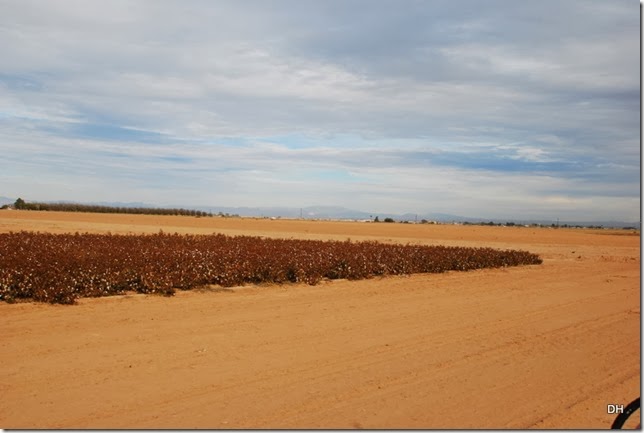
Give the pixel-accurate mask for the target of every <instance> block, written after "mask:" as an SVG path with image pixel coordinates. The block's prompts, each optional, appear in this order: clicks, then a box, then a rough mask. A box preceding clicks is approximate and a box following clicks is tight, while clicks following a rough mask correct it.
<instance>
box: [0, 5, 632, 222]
mask: <svg viewBox="0 0 644 433" xmlns="http://www.w3.org/2000/svg"><path fill="white" fill-rule="evenodd" d="M368 5H369V4H368V3H367V4H362V3H344V2H340V3H328V4H327V3H324V4H319V3H317V2H288V1H286V2H274V3H270V4H267V3H264V2H247V3H239V2H225V1H221V2H200V1H188V2H178V1H176V2H175V1H152V2H146V1H137V2H130V1H114V2H108V3H105V2H93V1H59V2H48V3H42V2H31V1H5V2H3V14H2V16H0V35H1V36H0V37H2V38H3V41H4V43H3V44H0V57H2V58H3V64H2V66H0V125H1V127H0V152H2V153H3V154H7V155H10V162H11V167H10V168H9V169H7V170H5V171H4V172H3V173H2V174H1V175H0V184H2V185H3V187H4V188H6V189H7V190H6V192H3V193H2V195H26V194H24V193H23V191H28V192H29V193H30V194H33V195H34V196H38V197H37V198H38V199H41V200H44V199H47V198H48V197H49V196H51V195H52V194H53V195H55V196H56V197H55V198H56V199H58V198H67V199H78V200H81V199H82V200H88V199H90V198H92V200H94V199H95V197H96V196H99V195H101V194H105V195H110V198H109V199H111V200H119V198H118V197H116V196H118V195H119V194H129V195H131V197H128V199H130V200H136V201H139V200H142V201H149V202H158V201H161V200H165V199H166V197H167V195H168V194H174V195H176V196H177V197H182V198H183V199H185V200H191V201H193V202H199V203H213V202H215V201H217V202H222V201H223V202H225V204H227V205H249V206H253V205H256V204H257V205H259V204H260V202H280V203H281V204H287V203H290V202H291V201H292V200H294V199H297V200H299V201H300V202H307V203H308V204H344V205H347V206H350V207H359V208H363V209H365V210H367V209H369V210H373V211H381V212H384V211H386V210H387V207H388V206H389V207H392V208H396V209H399V210H400V211H401V212H404V211H424V210H426V209H425V208H424V206H426V205H427V203H432V209H434V208H435V207H440V210H441V211H443V212H451V213H458V212H462V213H464V214H468V215H472V216H476V215H490V216H492V214H498V215H495V216H499V217H501V216H502V214H503V215H506V214H507V215H508V217H512V216H514V215H519V214H525V213H531V214H535V215H536V214H547V213H555V212H556V211H557V210H561V212H562V213H563V212H564V211H565V212H568V213H570V215H574V214H576V215H578V216H579V217H584V218H585V217H592V216H596V215H604V214H606V212H607V210H606V209H607V208H606V206H607V205H608V204H610V209H611V211H615V212H616V213H617V214H618V215H619V214H621V215H624V218H627V217H628V218H632V217H633V216H634V215H639V213H638V212H639V206H637V207H636V205H638V204H637V203H634V202H633V199H632V198H633V197H635V196H637V194H639V179H635V175H636V174H638V173H639V171H638V167H639V163H638V161H639V156H640V151H639V135H638V133H639V120H640V119H639V117H638V115H639V80H638V77H637V73H638V71H639V64H638V63H637V61H638V60H639V57H638V55H637V54H638V53H639V52H638V50H639V38H638V36H639V21H638V20H637V19H634V18H632V17H631V12H632V11H631V8H628V7H626V6H624V5H623V4H619V5H613V4H612V3H611V5H607V4H605V3H602V2H592V1H590V2H580V3H575V4H568V3H566V4H560V3H552V2H550V3H548V2H546V3H544V4H543V5H542V4H541V3H539V4H529V5H525V6H521V7H519V6H517V5H515V4H514V3H512V2H503V1H499V2H490V3H489V5H488V7H487V8H486V9H485V10H482V11H480V13H479V14H477V15H476V17H472V16H468V15H464V14H463V13H462V10H461V9H463V8H461V7H459V6H458V2H457V4H456V5H453V4H452V3H440V2H439V3H423V2H421V3H419V4H409V5H405V6H401V5H400V4H399V3H397V2H391V3H389V2H386V1H383V2H381V3H378V7H372V8H365V6H368ZM465 9H467V8H465ZM600 9H601V11H600ZM599 12H601V13H599ZM359 18H360V19H359ZM455 30H458V31H455ZM323 172H326V173H331V174H327V175H324V176H318V177H316V173H323ZM90 174H91V175H90ZM85 178H87V179H88V180H87V181H86V182H83V181H82V179H85ZM43 179H44V180H43ZM47 185H50V186H47ZM213 185H214V186H216V188H215V187H213ZM54 186H55V187H54ZM54 190H55V191H60V192H61V193H60V194H62V195H63V197H61V196H60V195H59V194H57V193H55V191H54ZM106 191H109V192H106ZM137 194H138V195H143V196H138V197H135V195H137ZM610 197H613V198H610ZM619 197H621V198H619ZM609 198H610V199H609ZM106 199H107V198H106ZM318 202H319V203H318ZM186 204H189V203H186ZM263 204H267V203H263ZM635 209H637V210H635ZM427 210H429V209H427Z"/></svg>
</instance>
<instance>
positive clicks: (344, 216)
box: [0, 197, 641, 229]
mask: <svg viewBox="0 0 644 433" xmlns="http://www.w3.org/2000/svg"><path fill="white" fill-rule="evenodd" d="M15 201H16V199H12V198H9V197H0V206H2V205H5V204H13V203H14V202H15ZM62 202H65V203H72V202H71V201H66V200H64V201H62V200H61V201H49V203H62ZM82 204H89V205H100V206H112V207H140V208H145V207H149V208H177V209H180V208H183V209H195V210H202V211H206V212H212V213H213V214H219V213H222V214H228V215H239V216H245V217H267V218H304V219H338V220H373V219H374V218H375V217H376V216H377V217H378V219H379V220H380V221H382V220H384V219H385V218H392V219H394V220H395V221H410V222H412V221H422V220H427V221H437V222H457V223H463V222H471V223H482V222H490V221H491V222H493V223H495V224H499V223H506V222H514V223H516V224H543V225H551V224H553V223H556V222H557V221H552V220H540V219H534V220H518V219H512V218H506V219H499V218H480V217H464V216H460V215H452V214H446V213H425V214H412V213H406V214H395V213H377V212H364V211H359V210H354V209H348V208H345V207H340V206H308V207H303V208H294V207H224V206H185V205H172V204H169V205H163V206H156V205H151V204H148V203H143V202H90V203H82ZM559 224H560V225H563V224H568V225H572V226H575V225H580V226H603V227H636V228H638V229H639V228H640V226H641V224H640V222H639V221H637V222H632V221H630V222H629V221H559Z"/></svg>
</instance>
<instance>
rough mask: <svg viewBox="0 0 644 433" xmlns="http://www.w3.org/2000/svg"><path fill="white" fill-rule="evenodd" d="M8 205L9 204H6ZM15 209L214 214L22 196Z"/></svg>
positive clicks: (193, 210)
mask: <svg viewBox="0 0 644 433" xmlns="http://www.w3.org/2000/svg"><path fill="white" fill-rule="evenodd" d="M5 207H7V206H5ZM13 207H14V208H15V209H19V210H36V211H59V212H97V213H126V214H145V215H185V216H196V217H206V216H209V217H211V216H213V215H212V213H210V212H204V211H201V210H195V209H183V208H181V209H176V208H149V207H116V206H100V205H89V204H78V203H38V202H33V203H27V202H26V201H24V200H23V199H22V198H19V199H18V200H16V202H15V203H14V204H13Z"/></svg>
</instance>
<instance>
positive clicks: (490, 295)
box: [0, 210, 641, 429]
mask: <svg viewBox="0 0 644 433" xmlns="http://www.w3.org/2000/svg"><path fill="white" fill-rule="evenodd" d="M19 230H35V231H47V232H54V233H62V232H76V231H79V232H92V233H104V232H112V233H128V232H131V233H154V232H158V231H159V230H163V231H164V232H178V233H213V232H218V233H226V234H251V235H260V236H272V237H286V238H290V237H294V238H309V239H347V238H351V239H352V240H362V239H375V240H379V241H383V242H403V243H407V242H410V243H420V244H443V245H462V246H489V247H494V248H513V249H524V250H528V251H531V252H534V253H537V254H540V255H541V257H542V258H543V259H544V263H543V264H542V265H535V266H524V267H517V268H505V269H487V270H480V271H473V272H450V273H445V274H427V275H425V274H419V275H412V276H408V277H389V278H377V279H370V280H364V281H332V282H325V283H322V284H320V285H318V286H307V285H294V284H289V285H282V286H277V285H274V286H271V285H263V286H247V287H243V288H235V289H233V290H222V289H220V288H212V289H210V290H209V289H203V290H194V291H189V292H178V293H177V295H176V296H174V297H171V298H164V297H159V296H144V295H125V296H115V297H109V298H99V299H81V300H80V301H79V303H78V305H75V306H59V305H46V304H35V303H22V304H4V303H0V327H1V329H2V334H1V337H0V365H1V366H2V373H0V378H1V380H0V401H2V404H0V427H3V428H49V429H51V428H65V429H77V428H99V429H112V428H129V429H133V428H154V429H162V428H174V429H189V428H211V429H214V428H224V429H229V428H274V429H277V428H300V429H309V428H390V429H402V428H578V429H579V428H584V429H586V428H609V427H610V424H611V422H612V421H613V419H614V417H615V415H611V414H608V413H607V405H608V404H624V405H626V404H627V403H629V402H630V401H631V400H633V399H634V398H636V397H637V396H639V395H640V390H641V389H640V374H641V368H640V366H641V358H640V347H641V296H640V293H641V292H640V235H639V232H636V233H634V232H629V231H624V230H614V231H609V230H579V229H577V230H571V229H545V228H529V227H481V226H456V225H413V224H386V223H380V224H374V223H351V222H320V221H289V220H266V219H239V218H234V219H233V218H230V219H223V218H195V217H173V216H143V215H136V216H135V215H107V214H82V213H78V214H76V213H58V212H28V211H15V210H11V211H0V231H19ZM636 415H637V418H638V419H637V420H636V422H635V424H637V422H639V412H638V413H637V414H636Z"/></svg>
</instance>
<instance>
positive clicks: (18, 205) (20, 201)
mask: <svg viewBox="0 0 644 433" xmlns="http://www.w3.org/2000/svg"><path fill="white" fill-rule="evenodd" d="M25 206H26V203H25V201H24V200H23V199H21V198H20V197H18V200H16V202H15V203H14V204H13V207H15V208H16V209H24V208H25Z"/></svg>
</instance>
